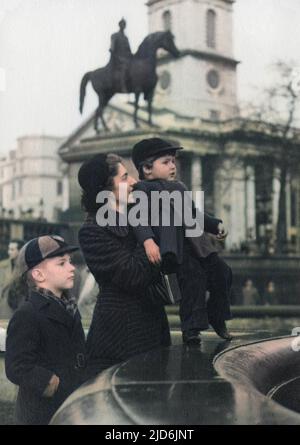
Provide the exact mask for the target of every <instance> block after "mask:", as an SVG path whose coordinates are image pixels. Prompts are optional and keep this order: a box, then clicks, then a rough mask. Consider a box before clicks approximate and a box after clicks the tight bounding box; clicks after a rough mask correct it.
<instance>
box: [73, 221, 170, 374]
mask: <svg viewBox="0 0 300 445" xmlns="http://www.w3.org/2000/svg"><path fill="white" fill-rule="evenodd" d="M79 243H80V246H81V249H82V252H83V255H84V257H85V260H86V263H87V265H88V267H89V269H90V271H91V272H92V274H93V275H94V277H95V279H96V281H97V283H98V284H99V287H100V288H101V293H100V295H99V297H98V301H97V303H96V307H95V310H94V314H93V320H92V324H91V327H90V331H89V334H88V338H87V350H88V362H89V372H90V375H93V374H96V373H97V372H100V371H101V370H103V369H105V368H107V367H110V366H112V365H114V364H116V363H119V362H121V361H124V360H126V359H128V358H129V357H131V356H133V355H136V354H139V353H142V352H147V351H150V350H152V349H154V348H158V347H161V346H169V345H170V331H169V326H168V321H167V317H166V313H165V310H164V306H162V305H161V304H154V303H153V302H152V301H150V300H149V299H147V295H146V290H147V287H148V286H149V284H151V283H153V282H155V281H157V280H158V278H159V269H158V268H157V267H154V266H152V265H151V264H150V263H149V261H148V259H147V257H146V254H145V251H144V248H143V247H137V243H136V240H135V238H134V235H133V233H132V231H131V229H129V228H128V227H127V226H126V227H100V226H99V225H98V224H97V223H96V219H95V216H89V217H88V218H87V220H86V222H85V223H84V225H83V226H82V227H81V229H80V231H79Z"/></svg>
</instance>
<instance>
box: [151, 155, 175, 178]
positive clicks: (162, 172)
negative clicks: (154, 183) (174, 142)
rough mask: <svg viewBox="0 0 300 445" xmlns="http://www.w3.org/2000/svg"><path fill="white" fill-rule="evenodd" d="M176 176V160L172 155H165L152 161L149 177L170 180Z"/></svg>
mask: <svg viewBox="0 0 300 445" xmlns="http://www.w3.org/2000/svg"><path fill="white" fill-rule="evenodd" d="M175 178H176V161H175V156H174V155H165V156H161V157H160V158H158V159H156V160H155V161H154V162H153V165H152V168H151V173H150V174H149V179H166V180H169V181H172V180H174V179H175Z"/></svg>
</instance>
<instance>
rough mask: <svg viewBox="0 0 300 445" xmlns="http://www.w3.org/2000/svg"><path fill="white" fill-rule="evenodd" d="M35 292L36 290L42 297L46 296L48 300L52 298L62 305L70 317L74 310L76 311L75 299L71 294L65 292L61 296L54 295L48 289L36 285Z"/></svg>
mask: <svg viewBox="0 0 300 445" xmlns="http://www.w3.org/2000/svg"><path fill="white" fill-rule="evenodd" d="M35 291H36V292H38V293H39V294H40V295H42V296H43V297H45V298H47V299H48V300H54V301H56V302H57V303H58V304H60V306H62V307H63V308H64V309H65V310H66V311H67V312H68V313H69V314H70V315H71V316H72V317H74V315H75V313H76V311H77V304H76V299H75V297H73V296H72V295H68V294H67V293H66V292H63V293H62V296H61V298H59V297H57V296H56V295H54V293H53V292H51V290H49V289H44V288H42V287H37V288H36V289H35Z"/></svg>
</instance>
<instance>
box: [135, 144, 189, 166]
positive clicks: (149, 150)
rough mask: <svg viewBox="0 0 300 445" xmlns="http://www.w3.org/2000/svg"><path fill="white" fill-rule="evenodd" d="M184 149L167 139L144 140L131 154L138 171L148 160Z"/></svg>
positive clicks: (136, 145)
mask: <svg viewBox="0 0 300 445" xmlns="http://www.w3.org/2000/svg"><path fill="white" fill-rule="evenodd" d="M182 149H183V147H181V146H180V145H178V144H174V143H173V142H171V141H168V140H165V139H160V138H150V139H143V140H142V141H140V142H138V143H137V144H135V145H134V147H133V149H132V153H131V158H132V161H133V163H134V165H135V167H136V168H137V169H138V168H139V165H140V164H141V163H142V162H144V161H145V160H146V159H147V158H150V157H152V156H156V155H160V154H161V155H163V154H164V153H167V152H172V151H176V150H182Z"/></svg>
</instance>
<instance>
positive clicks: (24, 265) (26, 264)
mask: <svg viewBox="0 0 300 445" xmlns="http://www.w3.org/2000/svg"><path fill="white" fill-rule="evenodd" d="M76 250H79V247H77V246H70V245H69V244H67V243H66V242H65V240H64V239H63V238H62V237H61V236H58V235H44V236H39V237H38V238H34V239H32V240H30V241H28V243H26V244H25V246H23V247H22V249H21V250H20V253H19V256H18V260H17V267H18V272H19V273H20V275H22V274H24V273H25V272H27V271H28V270H30V269H32V268H33V267H35V266H37V265H38V264H40V263H41V262H42V261H44V260H46V259H47V258H54V257H56V256H61V255H64V254H65V253H71V252H75V251H76Z"/></svg>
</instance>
